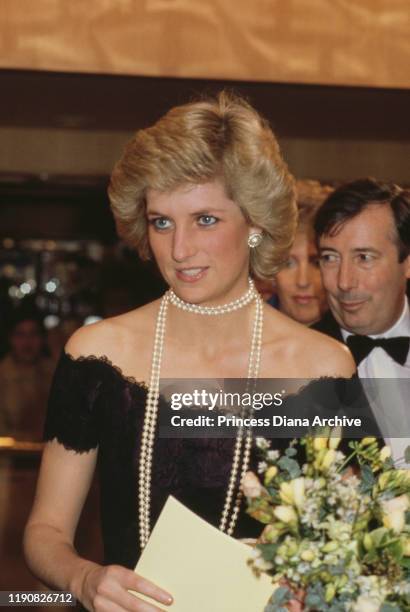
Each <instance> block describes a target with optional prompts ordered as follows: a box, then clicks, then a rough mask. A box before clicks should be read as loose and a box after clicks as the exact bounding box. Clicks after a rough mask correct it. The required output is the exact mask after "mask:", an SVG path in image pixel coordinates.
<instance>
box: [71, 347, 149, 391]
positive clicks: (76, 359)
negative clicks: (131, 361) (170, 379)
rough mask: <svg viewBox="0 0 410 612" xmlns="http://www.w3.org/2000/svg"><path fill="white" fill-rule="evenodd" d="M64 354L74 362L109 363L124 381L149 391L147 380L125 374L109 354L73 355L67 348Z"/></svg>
mask: <svg viewBox="0 0 410 612" xmlns="http://www.w3.org/2000/svg"><path fill="white" fill-rule="evenodd" d="M63 355H64V356H65V357H67V358H68V359H69V360H70V361H72V362H73V363H76V362H83V361H85V362H89V361H91V362H99V363H104V364H105V365H107V366H108V367H109V368H111V369H112V370H113V371H114V372H115V373H116V374H117V375H118V376H119V377H120V378H121V379H122V380H123V381H125V382H127V383H129V384H131V385H135V386H137V387H141V388H143V389H145V390H146V391H148V385H147V383H146V382H145V381H139V380H137V379H136V378H134V376H127V375H126V374H124V372H123V371H122V369H121V368H120V367H119V366H117V365H115V364H114V363H113V362H112V361H111V359H109V358H108V357H107V355H99V356H97V355H80V356H79V357H73V356H72V355H70V353H67V352H66V351H65V350H63Z"/></svg>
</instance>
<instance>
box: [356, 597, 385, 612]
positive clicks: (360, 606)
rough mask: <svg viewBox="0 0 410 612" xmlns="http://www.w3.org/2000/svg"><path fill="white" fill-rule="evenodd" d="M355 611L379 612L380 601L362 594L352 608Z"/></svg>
mask: <svg viewBox="0 0 410 612" xmlns="http://www.w3.org/2000/svg"><path fill="white" fill-rule="evenodd" d="M352 610H353V612H379V610H380V601H378V600H377V599H374V598H373V597H365V596H364V595H361V596H360V597H358V599H357V600H356V603H355V604H354V606H353V608H352Z"/></svg>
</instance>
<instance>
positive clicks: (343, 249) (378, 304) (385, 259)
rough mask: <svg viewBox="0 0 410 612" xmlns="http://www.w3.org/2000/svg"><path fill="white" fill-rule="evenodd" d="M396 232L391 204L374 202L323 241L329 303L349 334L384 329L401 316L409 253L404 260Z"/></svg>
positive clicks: (321, 248) (322, 263) (322, 261)
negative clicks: (399, 251) (397, 242)
mask: <svg viewBox="0 0 410 612" xmlns="http://www.w3.org/2000/svg"><path fill="white" fill-rule="evenodd" d="M395 236H396V228H395V225H394V218H393V214H392V212H391V210H390V208H389V206H387V205H384V204H371V205H369V206H368V207H367V208H365V209H364V210H363V211H362V212H361V213H360V214H358V215H357V216H356V217H354V218H353V219H351V220H349V221H346V223H344V224H343V225H342V226H341V228H340V229H339V231H337V233H336V235H334V236H328V235H323V236H321V237H320V239H319V251H320V267H321V272H322V278H323V284H324V287H325V290H326V292H327V297H328V301H329V305H330V308H331V310H332V313H333V315H334V317H335V319H336V321H337V322H338V323H339V325H340V326H341V327H343V328H344V329H346V330H347V331H349V332H352V333H355V334H362V335H372V334H380V333H383V332H384V331H386V330H388V329H389V328H390V327H391V326H392V325H393V324H394V323H395V322H396V321H397V319H398V318H399V316H400V314H401V311H402V309H403V305H404V299H405V293H406V281H407V278H409V277H410V256H408V257H407V258H406V259H405V260H404V261H403V262H402V263H399V258H398V247H397V244H396V242H395Z"/></svg>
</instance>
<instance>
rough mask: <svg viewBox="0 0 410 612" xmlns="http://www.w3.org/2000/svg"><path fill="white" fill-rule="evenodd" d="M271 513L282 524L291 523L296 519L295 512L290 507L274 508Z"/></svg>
mask: <svg viewBox="0 0 410 612" xmlns="http://www.w3.org/2000/svg"><path fill="white" fill-rule="evenodd" d="M273 513H274V515H275V516H276V518H278V519H279V520H280V521H282V523H292V522H296V521H297V519H298V517H297V514H296V512H295V511H294V509H293V508H291V506H276V508H275V509H274V510H273Z"/></svg>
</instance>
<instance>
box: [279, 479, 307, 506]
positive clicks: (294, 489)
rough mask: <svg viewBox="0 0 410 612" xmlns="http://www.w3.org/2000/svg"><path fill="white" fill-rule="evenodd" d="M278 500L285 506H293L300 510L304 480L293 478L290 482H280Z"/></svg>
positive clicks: (303, 494)
mask: <svg viewBox="0 0 410 612" xmlns="http://www.w3.org/2000/svg"><path fill="white" fill-rule="evenodd" d="M279 495H280V498H281V500H282V501H283V502H285V504H291V505H295V506H296V507H297V508H301V507H302V506H303V503H304V501H305V479H304V478H303V476H302V477H300V478H294V479H293V480H291V481H290V482H282V484H281V485H280V492H279Z"/></svg>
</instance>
